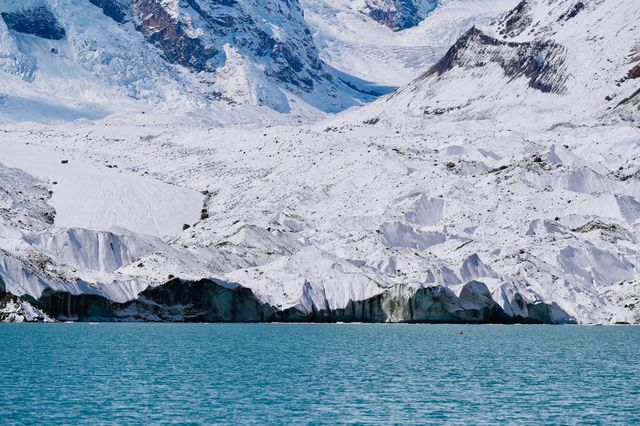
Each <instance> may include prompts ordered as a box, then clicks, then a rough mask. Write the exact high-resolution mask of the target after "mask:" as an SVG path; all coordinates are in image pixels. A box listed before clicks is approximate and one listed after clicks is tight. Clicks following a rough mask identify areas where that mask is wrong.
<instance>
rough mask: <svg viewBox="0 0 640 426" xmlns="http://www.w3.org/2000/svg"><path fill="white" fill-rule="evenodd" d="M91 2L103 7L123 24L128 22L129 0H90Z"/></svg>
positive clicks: (108, 14) (115, 19)
mask: <svg viewBox="0 0 640 426" xmlns="http://www.w3.org/2000/svg"><path fill="white" fill-rule="evenodd" d="M89 1H90V2H91V4H93V5H95V6H98V7H99V8H101V9H102V11H103V12H104V14H105V15H106V16H108V17H109V18H111V19H113V20H114V21H116V22H118V23H120V24H123V23H125V22H127V15H128V12H129V6H130V3H128V0H89Z"/></svg>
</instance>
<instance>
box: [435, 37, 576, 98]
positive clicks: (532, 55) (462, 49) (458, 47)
mask: <svg viewBox="0 0 640 426" xmlns="http://www.w3.org/2000/svg"><path fill="white" fill-rule="evenodd" d="M564 53H565V49H564V48H563V47H562V46H560V45H559V44H556V43H554V42H553V41H544V40H535V41H531V42H525V43H516V42H505V41H501V40H497V39H495V38H493V37H490V36H488V35H486V34H484V33H483V32H482V31H480V30H479V29H477V28H475V27H474V28H471V29H470V30H469V31H467V33H466V34H465V35H464V36H463V37H461V38H460V39H459V40H458V41H457V42H456V43H455V44H454V45H453V46H452V47H451V49H449V51H448V52H447V53H446V55H445V56H444V57H443V58H442V59H441V60H440V61H438V63H436V64H435V65H434V66H433V67H431V69H429V70H428V71H427V72H426V73H425V74H424V75H423V77H422V78H423V79H424V78H427V77H431V76H434V75H438V76H441V75H443V74H445V73H447V72H448V71H451V70H452V69H454V68H455V67H460V68H462V69H469V70H470V69H474V68H483V67H487V65H488V64H496V65H498V66H499V67H500V68H502V70H503V71H504V73H505V75H506V76H507V77H510V78H511V79H513V80H515V79H517V78H520V77H524V78H526V79H527V80H528V81H529V86H530V87H531V88H533V89H536V90H539V91H541V92H544V93H563V92H564V91H565V85H564V84H565V81H566V79H567V76H566V75H565V72H564Z"/></svg>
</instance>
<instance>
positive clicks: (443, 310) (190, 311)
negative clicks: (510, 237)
mask: <svg viewBox="0 0 640 426" xmlns="http://www.w3.org/2000/svg"><path fill="white" fill-rule="evenodd" d="M515 303H519V304H520V306H519V307H518V310H519V312H524V313H525V315H519V316H510V315H508V314H507V313H506V312H505V311H504V309H502V308H501V307H500V305H499V304H498V303H497V302H496V301H495V300H494V299H493V297H492V296H491V293H490V292H489V289H488V288H487V286H486V285H485V284H484V283H481V282H478V281H471V282H469V283H467V284H466V285H465V286H464V287H463V288H462V291H461V293H460V296H456V295H455V293H454V292H453V291H452V290H451V289H449V288H447V287H443V286H435V287H427V288H421V289H418V290H411V289H407V288H395V289H393V290H389V291H387V292H385V293H382V294H380V295H378V296H375V297H372V298H369V299H366V300H362V301H356V302H350V303H349V305H348V306H347V307H346V308H344V309H334V310H331V309H328V308H326V307H316V306H312V308H311V311H310V312H304V311H301V310H299V309H297V308H290V309H287V310H284V311H277V310H275V309H274V308H273V307H271V306H269V305H268V304H264V303H262V302H260V301H259V300H258V299H257V298H256V296H255V295H254V294H253V292H252V291H251V290H249V289H247V288H243V287H231V288H229V287H227V286H225V285H222V284H221V283H216V282H213V281H210V280H200V281H195V282H193V281H183V280H179V279H173V280H171V281H169V282H168V283H166V284H164V285H162V286H159V287H156V288H150V289H147V290H145V291H144V292H142V293H141V294H140V295H139V296H138V298H137V299H136V300H133V301H130V302H127V303H116V302H113V301H110V300H108V299H106V298H104V297H102V296H98V295H91V294H81V295H71V294H69V293H63V292H45V293H44V294H43V295H42V296H41V297H40V299H38V302H37V305H38V306H39V307H40V308H41V309H42V310H43V311H44V312H47V313H48V314H49V315H50V316H51V317H53V318H55V319H59V320H78V321H105V320H106V321H165V322H269V321H283V322H302V321H304V322H306V321H310V322H338V321H342V322H354V321H356V322H417V323H501V324H502V323H505V324H509V323H516V322H524V323H548V324H554V323H570V322H573V319H572V318H571V317H570V316H569V315H568V314H566V313H565V312H564V311H562V310H561V309H560V308H559V307H557V306H555V305H553V306H550V305H546V304H542V303H538V304H531V303H526V302H525V301H524V300H523V299H522V297H520V298H519V299H518V298H517V297H516V302H515Z"/></svg>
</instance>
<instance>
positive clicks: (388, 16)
mask: <svg viewBox="0 0 640 426" xmlns="http://www.w3.org/2000/svg"><path fill="white" fill-rule="evenodd" d="M421 3H424V4H421ZM421 6H422V7H421ZM435 6H436V1H427V2H425V1H422V2H420V0H367V2H366V6H365V13H367V14H368V15H369V16H370V17H371V18H373V19H374V20H376V21H378V22H379V23H381V24H382V25H385V26H387V27H389V28H391V29H392V30H394V31H401V30H405V29H408V28H412V27H415V26H417V25H418V24H420V22H422V20H423V19H424V17H425V14H426V13H425V12H426V11H428V10H432V9H434V8H435Z"/></svg>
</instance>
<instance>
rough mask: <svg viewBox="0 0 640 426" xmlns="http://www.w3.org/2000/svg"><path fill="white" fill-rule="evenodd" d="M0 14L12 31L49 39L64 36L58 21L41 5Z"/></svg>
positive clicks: (58, 38) (59, 38) (57, 38)
mask: <svg viewBox="0 0 640 426" xmlns="http://www.w3.org/2000/svg"><path fill="white" fill-rule="evenodd" d="M0 16H2V19H3V20H4V22H5V24H6V25H7V27H8V28H9V29H10V30H12V31H16V32H19V33H24V34H32V35H35V36H38V37H41V38H46V39H50V40H62V39H63V38H65V31H64V28H62V26H61V25H60V24H59V23H58V20H57V19H56V17H55V16H54V15H53V13H52V12H51V10H49V9H48V8H47V7H45V6H43V5H36V6H34V7H32V8H29V9H24V10H18V11H13V12H0Z"/></svg>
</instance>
